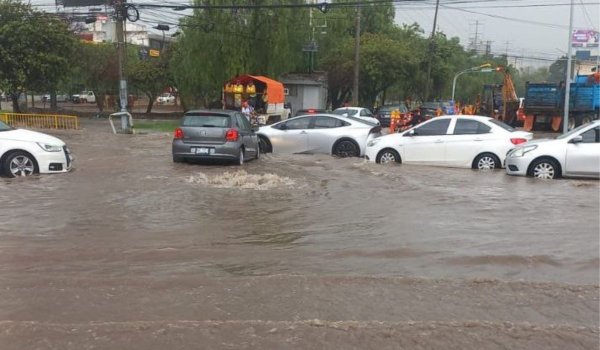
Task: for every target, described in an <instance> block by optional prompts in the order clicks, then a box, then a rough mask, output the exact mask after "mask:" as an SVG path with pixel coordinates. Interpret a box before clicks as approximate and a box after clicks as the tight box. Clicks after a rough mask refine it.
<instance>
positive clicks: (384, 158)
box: [379, 152, 396, 164]
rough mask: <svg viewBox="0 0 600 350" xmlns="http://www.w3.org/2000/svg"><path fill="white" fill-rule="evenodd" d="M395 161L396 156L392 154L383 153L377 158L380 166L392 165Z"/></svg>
mask: <svg viewBox="0 0 600 350" xmlns="http://www.w3.org/2000/svg"><path fill="white" fill-rule="evenodd" d="M395 161H396V156H394V154H393V153H392V152H385V153H384V154H382V155H381V157H380V158H379V163H381V164H389V163H394V162H395Z"/></svg>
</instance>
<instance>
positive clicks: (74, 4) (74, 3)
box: [56, 0, 109, 7]
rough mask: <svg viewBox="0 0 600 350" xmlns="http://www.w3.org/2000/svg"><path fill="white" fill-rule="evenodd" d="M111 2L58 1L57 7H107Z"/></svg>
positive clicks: (94, 0) (106, 0)
mask: <svg viewBox="0 0 600 350" xmlns="http://www.w3.org/2000/svg"><path fill="white" fill-rule="evenodd" d="M108 3H109V0H56V4H57V5H63V6H64V7H89V6H100V5H107V4H108Z"/></svg>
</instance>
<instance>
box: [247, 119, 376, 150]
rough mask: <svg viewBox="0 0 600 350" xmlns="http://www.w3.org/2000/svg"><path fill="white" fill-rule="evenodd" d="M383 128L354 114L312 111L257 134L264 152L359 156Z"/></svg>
mask: <svg viewBox="0 0 600 350" xmlns="http://www.w3.org/2000/svg"><path fill="white" fill-rule="evenodd" d="M380 131H381V127H380V126H378V125H373V124H371V123H368V122H365V121H363V120H362V119H358V118H354V117H342V116H339V115H334V114H313V115H305V116H299V117H295V118H291V119H287V120H284V121H282V122H279V123H275V124H273V125H267V126H263V127H261V128H260V129H259V130H258V132H257V134H258V139H259V146H260V151H261V152H262V153H269V152H273V153H325V154H333V155H336V156H338V157H359V156H362V155H363V154H364V151H365V147H366V144H367V142H368V141H369V140H370V139H372V138H375V137H378V136H380V135H381V134H380Z"/></svg>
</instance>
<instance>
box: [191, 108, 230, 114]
mask: <svg viewBox="0 0 600 350" xmlns="http://www.w3.org/2000/svg"><path fill="white" fill-rule="evenodd" d="M236 112H237V111H233V110H230V109H193V110H189V111H187V112H185V113H184V115H190V114H223V115H231V114H233V113H236Z"/></svg>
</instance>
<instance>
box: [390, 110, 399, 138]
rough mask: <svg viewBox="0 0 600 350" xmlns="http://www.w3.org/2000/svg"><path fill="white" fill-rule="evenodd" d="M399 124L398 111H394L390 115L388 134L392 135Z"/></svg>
mask: <svg viewBox="0 0 600 350" xmlns="http://www.w3.org/2000/svg"><path fill="white" fill-rule="evenodd" d="M399 122H400V111H399V110H397V109H394V110H393V111H392V112H391V113H390V133H391V134H393V133H394V132H396V128H397V127H398V125H397V124H398V123H399Z"/></svg>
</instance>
